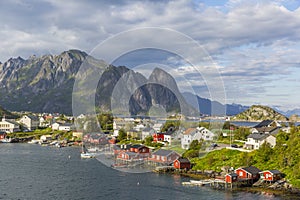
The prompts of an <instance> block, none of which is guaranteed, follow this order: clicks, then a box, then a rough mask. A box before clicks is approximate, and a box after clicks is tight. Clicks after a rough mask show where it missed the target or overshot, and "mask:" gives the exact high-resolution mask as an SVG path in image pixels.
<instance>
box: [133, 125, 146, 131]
mask: <svg viewBox="0 0 300 200" xmlns="http://www.w3.org/2000/svg"><path fill="white" fill-rule="evenodd" d="M144 128H145V126H144V124H137V125H136V126H135V127H133V129H135V130H136V131H141V130H143V129H144Z"/></svg>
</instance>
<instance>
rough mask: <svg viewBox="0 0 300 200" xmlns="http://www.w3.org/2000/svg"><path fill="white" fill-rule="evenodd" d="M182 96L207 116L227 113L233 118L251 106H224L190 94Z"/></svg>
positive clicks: (186, 93)
mask: <svg viewBox="0 0 300 200" xmlns="http://www.w3.org/2000/svg"><path fill="white" fill-rule="evenodd" d="M182 94H183V96H184V98H185V100H186V101H187V102H188V103H189V104H190V105H192V106H193V107H194V108H195V109H197V110H199V111H200V113H202V114H205V115H224V114H225V113H226V115H229V116H233V115H236V114H239V113H241V112H243V111H245V110H247V109H248V108H249V106H243V105H240V104H226V105H223V104H221V103H220V102H218V101H211V100H209V99H205V98H201V97H199V96H198V95H195V94H192V93H190V92H184V93H182Z"/></svg>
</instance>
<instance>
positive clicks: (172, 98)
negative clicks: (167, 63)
mask: <svg viewBox="0 0 300 200" xmlns="http://www.w3.org/2000/svg"><path fill="white" fill-rule="evenodd" d="M96 105H98V106H99V107H100V108H101V110H112V111H113V112H114V113H120V114H124V113H130V114H132V115H137V114H148V113H149V110H150V109H151V108H152V107H160V108H162V109H164V110H165V111H166V112H167V113H171V112H173V113H174V112H183V113H185V114H186V115H189V116H191V115H195V114H197V113H196V112H195V110H194V109H193V108H192V107H191V106H190V105H188V104H187V103H186V102H185V100H184V98H183V96H182V95H181V93H180V92H179V90H178V87H177V84H176V82H175V80H174V78H173V77H172V76H171V75H170V74H168V73H167V72H165V71H163V70H162V69H159V68H155V69H154V70H153V72H152V73H151V75H150V77H149V79H146V78H145V77H144V76H143V75H142V74H140V73H138V72H134V71H133V70H130V69H128V68H126V67H124V66H120V67H115V66H112V65H111V66H109V68H108V69H107V70H106V71H105V72H104V73H103V75H102V77H101V79H100V80H99V83H98V88H97V92H96Z"/></svg>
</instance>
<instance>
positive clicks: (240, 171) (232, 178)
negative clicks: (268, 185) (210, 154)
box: [225, 166, 283, 184]
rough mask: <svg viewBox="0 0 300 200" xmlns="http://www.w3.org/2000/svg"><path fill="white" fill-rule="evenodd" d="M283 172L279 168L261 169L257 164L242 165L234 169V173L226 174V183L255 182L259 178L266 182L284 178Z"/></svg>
mask: <svg viewBox="0 0 300 200" xmlns="http://www.w3.org/2000/svg"><path fill="white" fill-rule="evenodd" d="M282 175H283V174H282V173H281V172H280V171H279V170H265V171H261V170H260V169H258V168H257V167H255V166H249V167H240V168H237V169H236V170H234V172H233V173H230V174H226V176H225V182H226V183H237V182H246V183H248V184H253V183H255V182H257V181H258V180H262V181H266V182H275V181H278V180H280V179H282Z"/></svg>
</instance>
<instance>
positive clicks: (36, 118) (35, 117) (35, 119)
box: [26, 115, 39, 121]
mask: <svg viewBox="0 0 300 200" xmlns="http://www.w3.org/2000/svg"><path fill="white" fill-rule="evenodd" d="M26 116H27V117H29V118H30V119H31V120H34V121H39V118H38V117H37V116H34V115H26Z"/></svg>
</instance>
